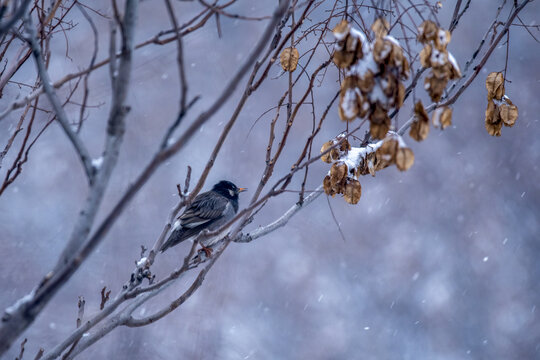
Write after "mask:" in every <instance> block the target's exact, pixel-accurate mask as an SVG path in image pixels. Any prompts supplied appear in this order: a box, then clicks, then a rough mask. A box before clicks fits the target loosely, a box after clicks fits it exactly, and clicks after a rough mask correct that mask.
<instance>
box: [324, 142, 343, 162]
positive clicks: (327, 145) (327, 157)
mask: <svg viewBox="0 0 540 360" xmlns="http://www.w3.org/2000/svg"><path fill="white" fill-rule="evenodd" d="M332 146H334V142H333V141H327V142H325V143H324V144H323V146H322V147H321V153H324V152H325V151H327V150H328V149H330V148H331V147H332ZM334 150H335V152H338V151H337V149H335V148H334V149H332V150H330V151H329V152H327V153H326V154H324V155H322V156H321V160H322V161H324V162H325V163H328V164H330V163H332V152H333V151H334ZM338 156H339V154H338Z"/></svg>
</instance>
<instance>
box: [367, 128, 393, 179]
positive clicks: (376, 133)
mask: <svg viewBox="0 0 540 360" xmlns="http://www.w3.org/2000/svg"><path fill="white" fill-rule="evenodd" d="M389 130H390V121H388V122H386V121H385V122H382V123H380V124H376V123H373V122H372V123H370V124H369V132H370V133H371V137H373V138H374V139H384V137H385V136H386V134H388V131H389ZM373 176H375V175H373Z"/></svg>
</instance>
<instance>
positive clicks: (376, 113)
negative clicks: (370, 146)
mask: <svg viewBox="0 0 540 360" xmlns="http://www.w3.org/2000/svg"><path fill="white" fill-rule="evenodd" d="M387 119H388V120H390V118H389V117H388V111H387V110H386V109H385V108H384V107H383V106H382V105H381V103H379V102H377V103H375V106H372V111H371V114H369V121H370V122H371V123H372V124H382V123H385V122H386V121H387ZM381 139H384V138H381Z"/></svg>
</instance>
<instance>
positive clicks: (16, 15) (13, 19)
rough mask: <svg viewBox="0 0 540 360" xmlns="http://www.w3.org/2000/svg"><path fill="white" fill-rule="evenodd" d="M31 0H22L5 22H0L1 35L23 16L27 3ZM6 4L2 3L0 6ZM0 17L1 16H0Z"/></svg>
mask: <svg viewBox="0 0 540 360" xmlns="http://www.w3.org/2000/svg"><path fill="white" fill-rule="evenodd" d="M30 1H31V0H23V2H22V3H21V4H20V5H19V7H18V8H17V10H16V11H15V12H14V14H13V15H12V16H11V18H10V19H9V20H7V21H5V22H2V23H0V36H2V35H3V34H4V33H5V32H7V31H9V29H11V27H12V26H13V25H15V23H16V22H17V21H19V20H20V19H22V18H23V16H24V14H25V13H26V9H27V8H28V5H30ZM4 6H7V5H2V7H4ZM0 18H2V17H1V16H0Z"/></svg>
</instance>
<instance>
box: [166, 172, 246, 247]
mask: <svg viewBox="0 0 540 360" xmlns="http://www.w3.org/2000/svg"><path fill="white" fill-rule="evenodd" d="M246 190H247V189H246V188H239V187H237V186H236V185H235V184H233V183H232V182H230V181H227V180H221V181H220V182H218V183H217V184H215V185H214V187H213V188H212V190H210V191H207V192H204V193H202V194H199V195H197V196H196V197H195V199H193V202H192V203H191V204H190V205H189V206H188V207H187V208H186V210H184V212H183V213H182V215H180V216H179V217H178V219H177V220H176V221H175V223H174V226H173V231H172V232H171V234H170V235H169V238H168V239H167V241H165V242H164V243H163V245H162V246H161V248H160V250H161V252H164V251H165V250H167V249H168V248H170V247H172V246H175V245H177V244H179V243H181V242H182V241H185V240H187V239H190V238H192V237H194V236H196V235H198V234H199V233H200V232H201V231H203V230H209V231H212V230H216V229H218V228H219V227H221V226H222V225H224V224H226V223H227V222H229V221H230V220H231V219H232V218H233V217H234V215H235V214H236V213H237V212H238V194H240V193H241V192H243V191H246ZM211 245H212V243H202V242H201V246H202V250H204V252H205V253H206V255H207V256H208V257H209V256H210V253H211V249H209V248H208V246H211Z"/></svg>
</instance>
